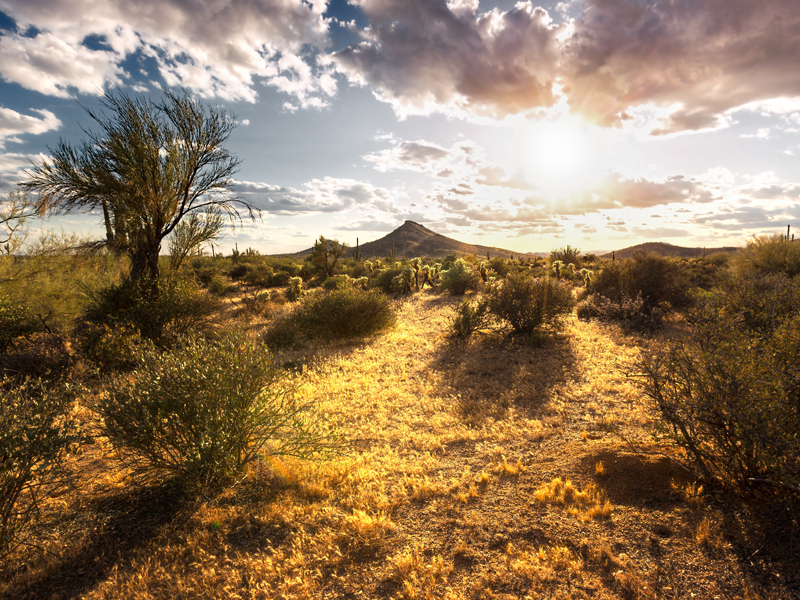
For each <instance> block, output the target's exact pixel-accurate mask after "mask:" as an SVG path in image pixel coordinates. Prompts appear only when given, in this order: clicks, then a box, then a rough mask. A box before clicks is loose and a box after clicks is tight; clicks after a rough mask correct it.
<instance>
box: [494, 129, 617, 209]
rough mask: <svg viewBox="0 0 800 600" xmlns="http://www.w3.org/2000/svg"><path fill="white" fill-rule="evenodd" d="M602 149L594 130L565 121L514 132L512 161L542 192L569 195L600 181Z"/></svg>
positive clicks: (511, 147)
mask: <svg viewBox="0 0 800 600" xmlns="http://www.w3.org/2000/svg"><path fill="white" fill-rule="evenodd" d="M601 146H602V144H601V143H600V142H599V140H598V138H597V136H596V135H595V134H594V132H593V131H592V128H591V127H589V126H587V125H584V124H582V123H580V122H579V121H578V120H576V119H573V118H569V117H564V118H561V119H559V120H557V121H545V122H539V123H531V124H530V125H529V126H528V127H523V128H520V129H519V130H517V131H515V134H514V139H513V142H512V143H511V146H510V148H509V149H510V150H511V152H510V154H511V156H510V157H509V159H510V160H511V162H512V163H514V167H515V168H516V169H519V170H522V171H523V172H524V173H525V178H526V179H527V180H528V182H529V183H531V184H533V185H535V186H536V187H537V188H540V189H541V190H542V191H543V192H545V193H549V194H554V195H568V194H571V193H576V192H580V191H582V190H585V189H587V188H588V187H590V186H591V185H592V184H593V183H595V182H596V181H597V180H598V176H599V175H600V174H601V172H602V171H603V164H604V162H605V161H604V160H603V156H604V153H603V150H602V148H601Z"/></svg>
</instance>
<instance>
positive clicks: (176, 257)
mask: <svg viewBox="0 0 800 600" xmlns="http://www.w3.org/2000/svg"><path fill="white" fill-rule="evenodd" d="M223 227H225V217H224V215H223V214H222V213H221V212H220V210H219V209H216V208H214V207H212V208H211V209H209V210H208V211H207V212H205V213H199V212H194V213H191V214H189V215H188V216H187V217H186V218H185V219H183V220H182V221H181V222H180V223H178V224H177V225H176V226H175V229H174V230H173V231H172V236H171V237H170V240H169V264H170V268H171V269H172V270H173V271H178V270H179V269H180V268H181V266H183V263H184V261H185V260H186V257H187V256H189V254H191V253H192V252H195V251H198V250H200V248H201V247H202V246H203V244H205V243H207V242H214V241H216V240H218V239H219V238H220V235H221V232H222V228H223Z"/></svg>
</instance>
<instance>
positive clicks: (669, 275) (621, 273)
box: [588, 252, 690, 314]
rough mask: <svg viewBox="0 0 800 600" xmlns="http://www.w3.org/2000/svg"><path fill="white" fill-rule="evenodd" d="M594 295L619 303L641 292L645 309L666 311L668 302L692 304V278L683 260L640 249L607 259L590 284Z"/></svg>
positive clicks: (646, 311) (645, 310)
mask: <svg viewBox="0 0 800 600" xmlns="http://www.w3.org/2000/svg"><path fill="white" fill-rule="evenodd" d="M588 290H589V292H590V293H592V294H600V295H601V296H603V297H605V298H608V299H609V300H611V301H612V302H613V303H615V304H622V302H623V301H624V299H625V298H629V299H630V298H636V297H637V296H639V295H640V294H641V297H642V304H641V311H642V312H643V313H645V314H649V313H650V312H651V311H653V310H654V309H656V308H658V309H659V310H664V308H665V306H666V305H665V303H666V304H668V305H669V306H670V307H672V308H682V307H684V306H686V305H688V303H689V299H690V296H689V290H690V284H689V279H688V277H687V275H686V273H685V272H684V269H683V267H682V265H681V263H680V262H679V261H678V260H676V259H671V258H666V257H664V256H659V255H658V254H652V253H645V252H637V253H636V254H635V255H634V256H633V257H632V258H628V259H626V260H620V261H612V262H606V263H605V264H604V266H603V269H602V270H601V271H600V273H598V274H595V276H594V277H593V278H592V279H591V281H590V283H589V287H588Z"/></svg>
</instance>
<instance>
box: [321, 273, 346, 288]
mask: <svg viewBox="0 0 800 600" xmlns="http://www.w3.org/2000/svg"><path fill="white" fill-rule="evenodd" d="M322 287H323V289H326V290H341V289H344V288H348V287H350V277H349V276H348V275H334V276H333V277H329V278H328V279H326V280H325V283H323V284H322Z"/></svg>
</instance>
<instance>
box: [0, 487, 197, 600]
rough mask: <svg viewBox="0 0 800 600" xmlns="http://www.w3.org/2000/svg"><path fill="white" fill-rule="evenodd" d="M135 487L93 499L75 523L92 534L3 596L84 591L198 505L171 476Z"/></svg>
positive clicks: (74, 595)
mask: <svg viewBox="0 0 800 600" xmlns="http://www.w3.org/2000/svg"><path fill="white" fill-rule="evenodd" d="M131 487H132V489H130V490H126V491H124V492H122V493H119V494H113V495H109V494H106V495H103V496H102V497H100V498H97V499H90V500H89V501H88V502H87V504H88V505H89V506H88V507H86V509H83V510H81V511H80V513H79V514H77V515H76V516H75V520H76V521H77V520H80V521H83V522H80V523H76V524H77V525H80V527H81V529H83V530H89V531H93V532H94V534H93V535H92V537H91V540H90V541H88V542H87V543H82V544H77V545H76V546H75V547H73V548H68V549H67V550H66V551H65V552H64V553H63V554H61V555H60V556H59V557H58V558H53V559H50V560H48V562H47V563H46V566H45V567H44V568H43V569H42V570H41V572H38V573H35V574H34V575H33V576H31V577H26V576H23V577H21V578H19V579H20V580H21V581H19V582H18V583H16V584H14V582H13V581H12V582H11V585H9V587H8V588H6V590H5V591H4V593H3V595H2V596H0V597H6V598H47V597H50V596H52V595H53V592H54V591H55V590H58V597H59V598H62V599H68V598H80V597H83V596H84V595H85V594H87V593H88V592H89V591H90V590H91V589H92V588H93V587H94V586H95V585H97V584H98V583H99V582H101V581H103V580H105V579H107V578H108V576H109V574H110V572H111V570H112V569H113V568H114V567H115V566H117V565H121V564H124V563H125V562H126V561H127V560H128V559H129V558H130V557H131V556H132V555H133V554H134V553H135V552H136V551H137V549H139V548H140V547H142V546H144V545H146V544H147V543H148V542H150V541H151V540H152V539H153V538H155V537H156V536H157V535H158V534H159V533H160V532H161V531H162V530H163V529H164V528H166V527H178V526H180V525H181V524H183V523H185V522H186V521H187V520H188V518H189V517H190V516H191V515H192V514H193V512H194V509H195V507H196V503H195V502H194V500H193V499H192V498H191V497H190V496H188V495H187V494H186V492H185V491H184V490H183V489H182V488H181V487H180V486H178V485H175V484H174V482H171V481H168V482H161V483H158V484H153V485H147V486H131ZM45 526H46V527H47V526H56V525H55V524H45Z"/></svg>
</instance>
